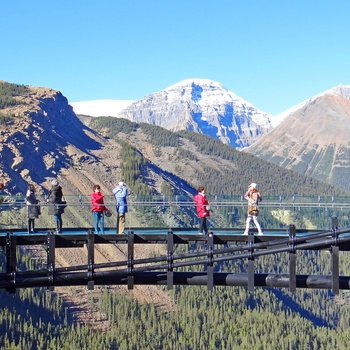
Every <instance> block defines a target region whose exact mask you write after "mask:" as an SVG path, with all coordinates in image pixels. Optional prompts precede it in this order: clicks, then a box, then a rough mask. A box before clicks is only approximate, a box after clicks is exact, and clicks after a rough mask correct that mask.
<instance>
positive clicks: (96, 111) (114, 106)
mask: <svg viewBox="0 0 350 350" xmlns="http://www.w3.org/2000/svg"><path fill="white" fill-rule="evenodd" d="M133 102H135V101H134V100H91V101H82V102H72V103H70V105H71V106H72V107H73V110H74V113H75V114H84V115H89V116H91V117H116V116H117V115H118V114H119V113H120V112H121V111H122V110H123V109H124V108H126V107H129V106H130V105H131V104H132V103H133Z"/></svg>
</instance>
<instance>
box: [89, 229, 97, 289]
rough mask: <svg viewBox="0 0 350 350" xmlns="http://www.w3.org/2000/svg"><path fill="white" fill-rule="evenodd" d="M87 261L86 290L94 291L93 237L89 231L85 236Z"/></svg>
mask: <svg viewBox="0 0 350 350" xmlns="http://www.w3.org/2000/svg"><path fill="white" fill-rule="evenodd" d="M87 259H88V271H87V274H88V283H87V287H88V290H94V286H95V282H94V264H95V235H94V232H93V231H91V230H89V232H88V235H87Z"/></svg>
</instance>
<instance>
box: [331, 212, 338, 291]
mask: <svg viewBox="0 0 350 350" xmlns="http://www.w3.org/2000/svg"><path fill="white" fill-rule="evenodd" d="M332 231H333V233H332V237H333V244H332V247H331V252H332V262H331V270H332V292H333V293H334V294H339V233H338V218H336V217H332Z"/></svg>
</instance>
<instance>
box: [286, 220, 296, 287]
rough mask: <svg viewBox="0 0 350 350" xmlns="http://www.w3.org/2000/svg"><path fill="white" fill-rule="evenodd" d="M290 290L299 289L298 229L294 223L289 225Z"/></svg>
mask: <svg viewBox="0 0 350 350" xmlns="http://www.w3.org/2000/svg"><path fill="white" fill-rule="evenodd" d="M288 231H289V246H290V248H289V249H290V250H289V290H290V291H291V292H292V293H295V292H296V290H297V275H296V251H295V236H296V229H295V226H294V225H289V230H288Z"/></svg>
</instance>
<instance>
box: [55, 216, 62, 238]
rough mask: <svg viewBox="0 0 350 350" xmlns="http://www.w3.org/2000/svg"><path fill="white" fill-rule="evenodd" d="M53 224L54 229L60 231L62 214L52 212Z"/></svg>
mask: <svg viewBox="0 0 350 350" xmlns="http://www.w3.org/2000/svg"><path fill="white" fill-rule="evenodd" d="M53 217H54V219H55V224H56V231H57V232H59V233H62V215H61V214H54V216H53Z"/></svg>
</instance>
